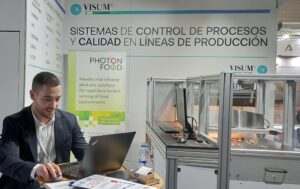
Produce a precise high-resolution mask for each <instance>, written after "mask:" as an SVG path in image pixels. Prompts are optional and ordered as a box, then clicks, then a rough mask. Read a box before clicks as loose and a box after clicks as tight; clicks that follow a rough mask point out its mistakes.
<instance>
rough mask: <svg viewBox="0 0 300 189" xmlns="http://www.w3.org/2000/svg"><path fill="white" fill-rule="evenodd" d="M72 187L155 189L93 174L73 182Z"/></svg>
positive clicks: (85, 188)
mask: <svg viewBox="0 0 300 189" xmlns="http://www.w3.org/2000/svg"><path fill="white" fill-rule="evenodd" d="M72 187H78V188H84V189H116V188H117V189H125V188H126V189H155V188H154V187H151V186H147V185H143V184H139V183H135V182H131V181H126V180H122V179H117V178H112V177H107V176H102V175H91V176H88V177H86V178H83V179H80V180H77V181H75V182H74V183H73V184H72Z"/></svg>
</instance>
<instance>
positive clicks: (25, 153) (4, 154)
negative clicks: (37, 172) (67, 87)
mask: <svg viewBox="0 0 300 189" xmlns="http://www.w3.org/2000/svg"><path fill="white" fill-rule="evenodd" d="M54 132H55V150H56V160H55V161H54V162H55V163H64V162H69V161H70V151H72V152H73V154H74V156H75V158H76V159H77V160H82V159H83V156H84V152H85V149H86V148H87V143H86V141H85V139H84V138H83V135H82V132H81V131H80V127H79V126H78V124H77V120H76V117H75V116H74V115H72V114H70V113H68V112H65V111H62V110H57V111H56V113H55V122H54ZM36 163H37V137H36V130H35V122H34V119H33V116H32V112H31V107H25V108H24V109H23V110H21V111H20V112H18V113H16V114H13V115H10V116H8V117H6V118H5V119H4V121H3V130H2V138H1V140H0V172H2V174H3V175H2V177H1V179H0V189H10V188H11V189H25V188H28V189H33V188H39V185H38V184H37V182H34V181H33V180H32V179H31V177H30V173H31V171H32V168H33V167H34V166H35V165H36Z"/></svg>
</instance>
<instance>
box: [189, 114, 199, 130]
mask: <svg viewBox="0 0 300 189" xmlns="http://www.w3.org/2000/svg"><path fill="white" fill-rule="evenodd" d="M187 118H191V119H192V130H193V133H194V132H195V131H196V130H197V128H198V123H197V120H196V119H195V118H194V117H192V116H187ZM194 122H195V125H194Z"/></svg>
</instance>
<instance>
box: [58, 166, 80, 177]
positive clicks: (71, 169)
mask: <svg viewBox="0 0 300 189" xmlns="http://www.w3.org/2000/svg"><path fill="white" fill-rule="evenodd" d="M79 168H80V164H79V163H78V164H71V165H66V166H61V167H60V170H61V172H62V174H63V176H64V177H67V178H78V177H79Z"/></svg>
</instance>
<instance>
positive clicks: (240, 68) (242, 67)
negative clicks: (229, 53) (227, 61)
mask: <svg viewBox="0 0 300 189" xmlns="http://www.w3.org/2000/svg"><path fill="white" fill-rule="evenodd" d="M229 67H230V70H231V71H232V72H250V73H251V72H253V70H254V66H253V65H230V66H229Z"/></svg>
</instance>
